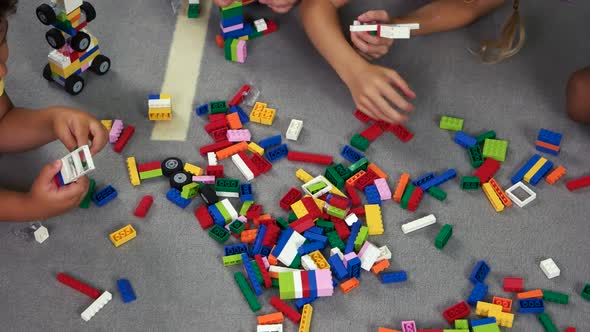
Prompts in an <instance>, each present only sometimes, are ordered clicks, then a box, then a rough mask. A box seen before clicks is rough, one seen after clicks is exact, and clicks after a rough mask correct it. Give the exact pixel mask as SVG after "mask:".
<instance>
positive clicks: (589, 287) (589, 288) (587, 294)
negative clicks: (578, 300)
mask: <svg viewBox="0 0 590 332" xmlns="http://www.w3.org/2000/svg"><path fill="white" fill-rule="evenodd" d="M580 296H582V298H583V299H585V300H586V301H590V284H586V285H584V289H582V292H581V293H580Z"/></svg>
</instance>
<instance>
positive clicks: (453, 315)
mask: <svg viewBox="0 0 590 332" xmlns="http://www.w3.org/2000/svg"><path fill="white" fill-rule="evenodd" d="M470 313H471V309H470V308H469V306H468V305H467V303H466V302H465V301H461V302H459V303H457V304H455V305H453V306H451V307H449V308H447V309H445V311H443V313H442V315H443V317H444V318H445V319H446V320H447V322H449V324H452V323H453V322H454V321H455V320H456V319H462V318H465V317H467V316H469V314H470Z"/></svg>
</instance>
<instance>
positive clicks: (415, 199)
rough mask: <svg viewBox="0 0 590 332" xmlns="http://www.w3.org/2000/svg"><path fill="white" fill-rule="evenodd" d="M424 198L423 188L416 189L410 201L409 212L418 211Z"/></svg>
mask: <svg viewBox="0 0 590 332" xmlns="http://www.w3.org/2000/svg"><path fill="white" fill-rule="evenodd" d="M422 197H424V191H422V188H420V187H415V188H414V191H413V192H412V196H410V200H409V201H408V211H412V212H413V211H416V209H418V206H419V205H420V202H421V201H422Z"/></svg>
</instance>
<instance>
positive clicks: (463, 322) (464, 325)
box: [455, 319, 469, 330]
mask: <svg viewBox="0 0 590 332" xmlns="http://www.w3.org/2000/svg"><path fill="white" fill-rule="evenodd" d="M455 329H457V330H462V329H465V330H469V321H468V320H467V319H456V320H455Z"/></svg>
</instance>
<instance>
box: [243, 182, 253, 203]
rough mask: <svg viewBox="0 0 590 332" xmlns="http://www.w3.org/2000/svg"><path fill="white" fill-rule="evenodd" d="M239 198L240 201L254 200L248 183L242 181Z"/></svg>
mask: <svg viewBox="0 0 590 332" xmlns="http://www.w3.org/2000/svg"><path fill="white" fill-rule="evenodd" d="M240 200H241V201H242V202H245V201H253V200H254V192H253V191H252V185H251V184H250V183H242V184H241V185H240Z"/></svg>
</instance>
